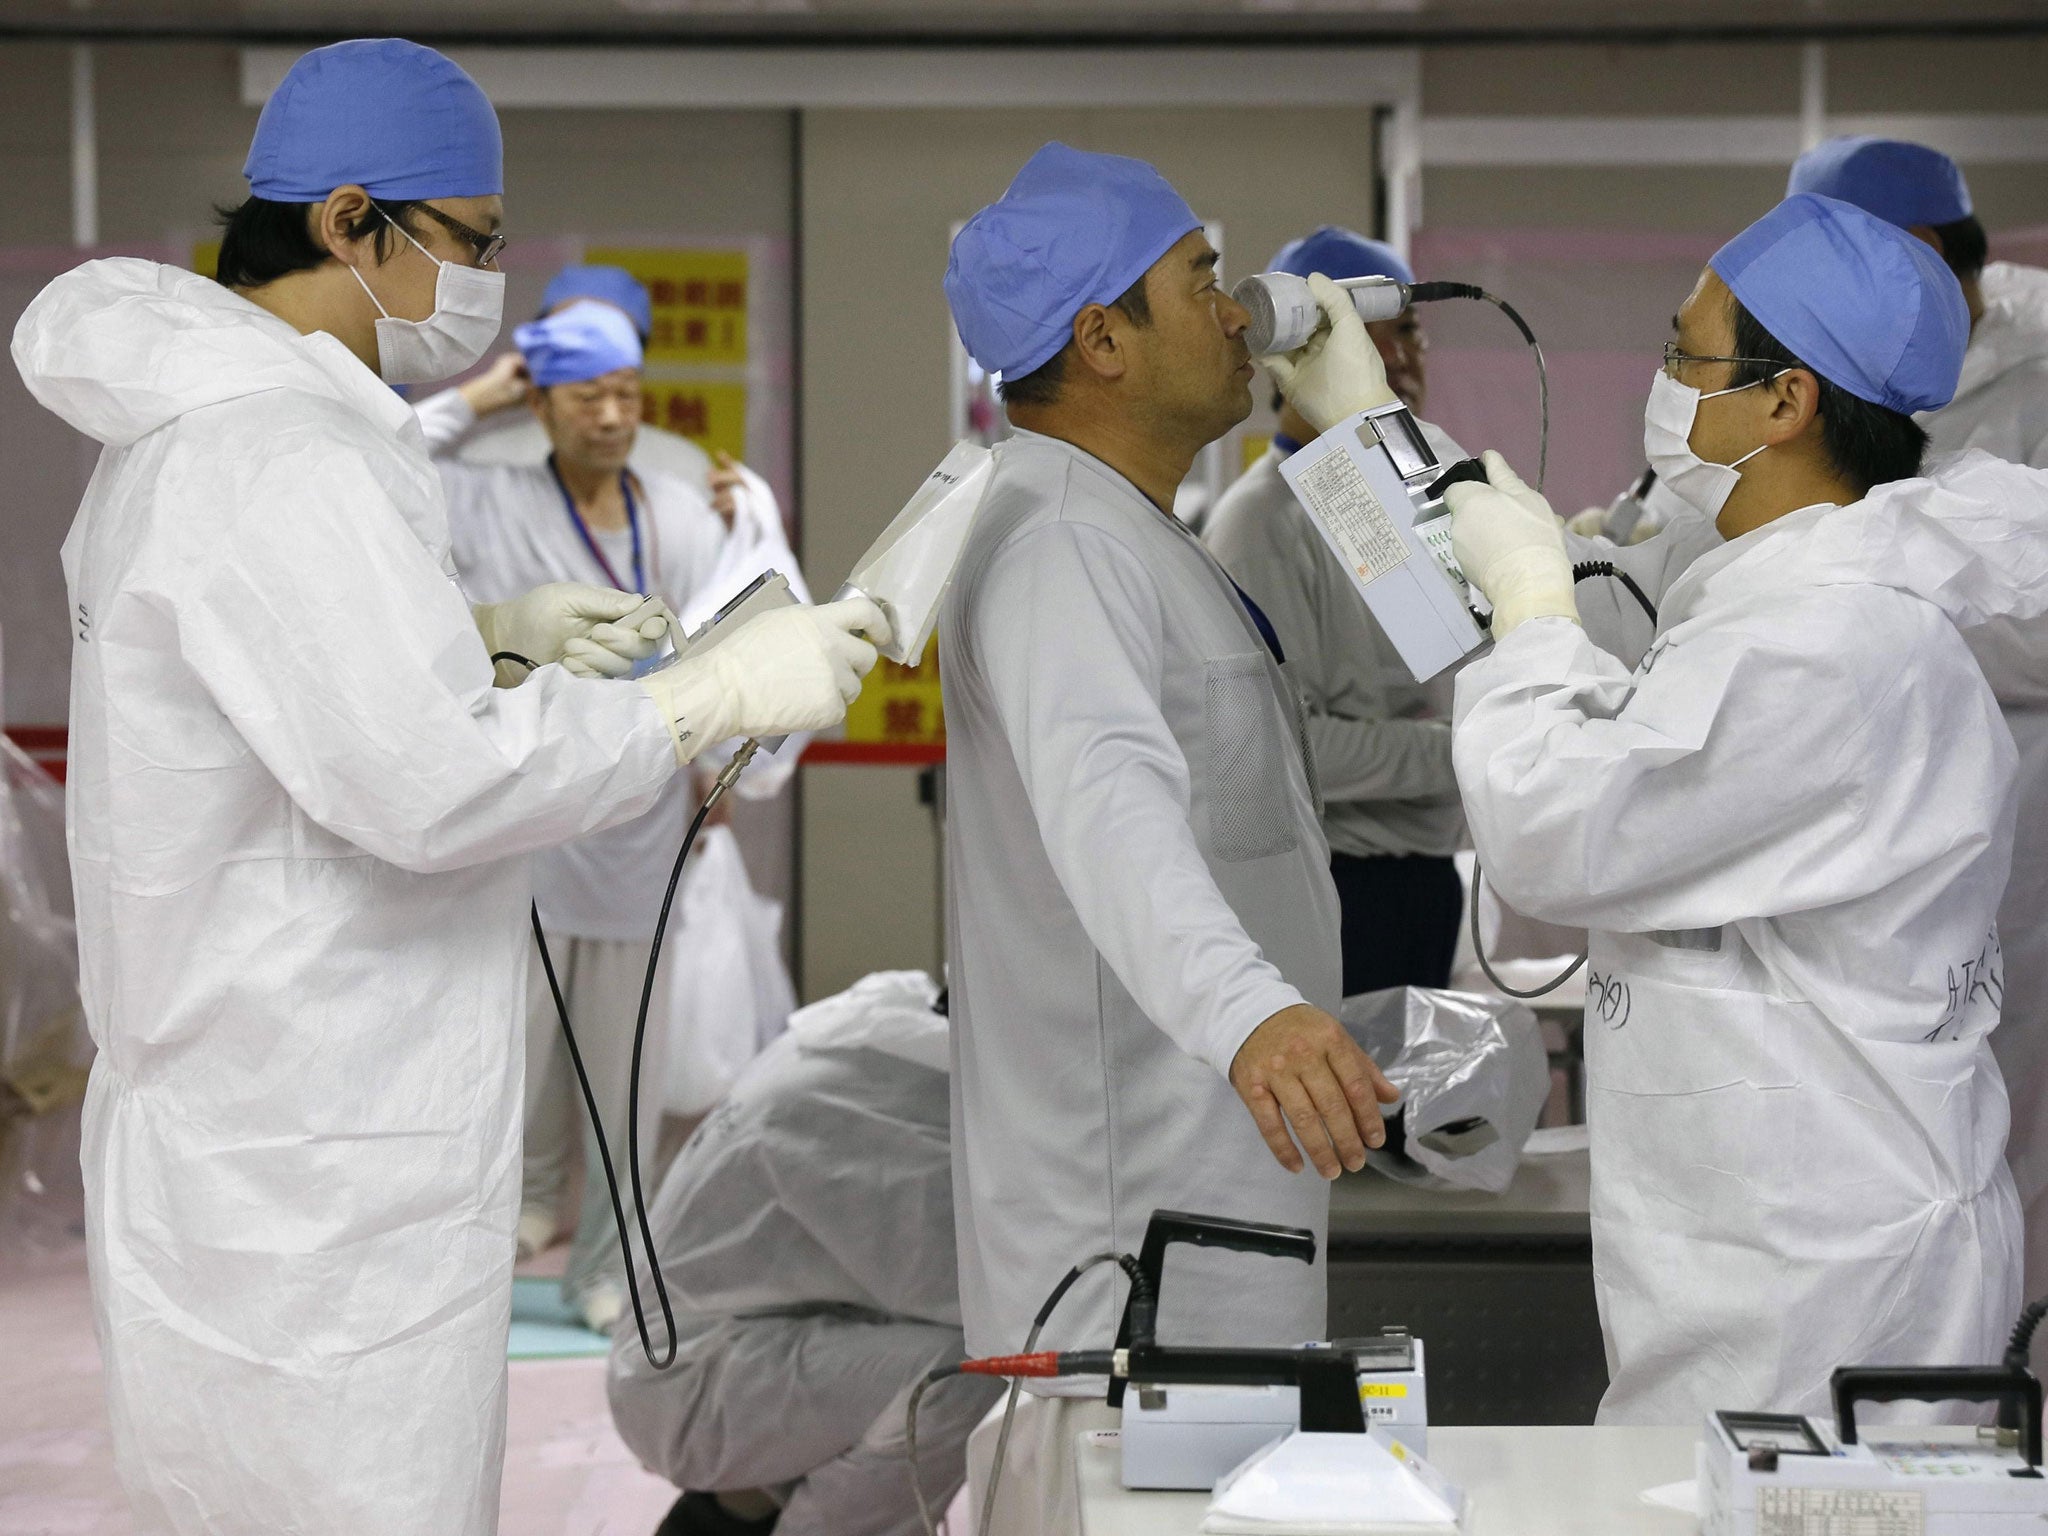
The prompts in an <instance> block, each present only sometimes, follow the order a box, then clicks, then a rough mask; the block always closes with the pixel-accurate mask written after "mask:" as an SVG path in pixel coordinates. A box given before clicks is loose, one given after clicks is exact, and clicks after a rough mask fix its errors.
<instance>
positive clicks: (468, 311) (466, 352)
mask: <svg viewBox="0 0 2048 1536" xmlns="http://www.w3.org/2000/svg"><path fill="white" fill-rule="evenodd" d="M391 227H392V228H393V229H395V230H397V231H398V232H399V233H400V234H401V235H404V236H405V238H406V239H408V240H412V243H413V246H414V248H415V249H417V250H418V251H419V253H420V254H421V255H422V256H424V257H426V258H427V260H429V261H431V262H433V263H434V265H435V266H437V267H439V268H440V269H441V270H440V274H439V276H437V277H436V278H435V279H434V312H433V313H432V314H431V315H429V316H427V318H426V319H424V320H400V319H398V318H396V317H395V316H393V315H392V314H391V312H390V311H389V310H387V309H385V307H384V306H383V304H382V303H380V302H379V301H378V298H377V295H376V294H374V293H370V285H369V284H368V283H366V282H363V274H362V273H360V272H356V269H355V268H354V267H350V268H349V270H350V271H351V272H355V274H356V281H357V282H358V283H361V284H362V289H363V292H365V293H369V294H370V302H371V303H372V304H375V305H376V306H377V313H378V314H379V315H380V316H382V317H383V318H381V319H380V320H378V322H377V374H378V376H379V377H380V378H382V379H383V380H384V382H385V383H387V384H431V383H433V382H434V381H435V380H436V379H445V378H449V377H452V376H453V375H455V374H458V373H460V372H462V370H463V369H465V368H467V367H469V366H470V365H471V364H472V363H474V362H476V361H477V359H479V358H480V357H482V356H483V355H484V353H486V352H487V351H489V350H490V346H491V343H492V342H494V341H496V340H497V339H498V331H499V329H500V328H501V327H502V326H503V325H504V323H505V274H504V273H502V272H492V271H490V270H489V269H488V268H485V267H465V266H459V265H457V264H456V263H455V262H452V261H442V260H440V259H439V258H437V257H436V256H435V255H434V253H433V252H431V251H429V250H428V249H427V248H426V247H425V246H424V245H421V244H420V243H419V241H417V240H413V238H412V235H411V234H410V233H408V232H407V230H406V229H405V227H404V226H403V225H401V224H400V223H399V222H398V221H397V220H396V219H393V220H392V221H391Z"/></svg>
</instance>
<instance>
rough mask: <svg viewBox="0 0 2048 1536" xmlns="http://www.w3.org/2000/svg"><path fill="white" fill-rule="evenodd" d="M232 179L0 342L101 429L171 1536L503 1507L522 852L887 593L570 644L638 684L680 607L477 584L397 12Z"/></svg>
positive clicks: (488, 253) (78, 646)
mask: <svg viewBox="0 0 2048 1536" xmlns="http://www.w3.org/2000/svg"><path fill="white" fill-rule="evenodd" d="M246 174H247V176H248V178H249V183H250V193H251V195H250V197H249V199H248V201H246V202H245V203H243V204H242V205H241V206H240V207H239V208H238V209H236V210H235V211H234V212H233V213H232V214H231V215H230V216H228V218H227V221H226V228H225V231H224V238H223V240H222V246H221V256H220V269H219V270H220V280H219V281H218V282H216V281H213V280H211V279H207V278H202V277H198V276H196V275H194V274H192V273H189V272H184V271H180V270H177V269H174V268H170V267H163V266H158V265H156V264H155V263H152V262H143V261H132V260H117V261H98V262H91V263H88V264H86V265H85V266H82V267H80V268H78V269H77V270H75V271H73V272H70V273H68V274H66V275H65V276H63V277H60V278H58V279H57V280H56V281H55V282H53V283H52V284H51V285H50V286H49V287H48V288H46V289H45V290H44V291H43V293H42V294H41V295H39V296H38V297H37V298H36V300H35V301H34V302H33V303H32V304H31V305H30V306H29V308H28V309H27V311H26V312H25V313H24V314H23V316H22V318H21V321H20V324H19V325H18V326H17V328H16V331H15V335H14V345H13V356H14V361H15V364H16V366H17V368H19V370H20V372H21V375H22V378H23V380H24V381H25V382H26V384H27V385H28V388H29V390H30V391H31V392H32V393H33V394H34V395H35V397H36V398H37V399H38V400H40V401H41V402H42V403H43V404H44V405H46V406H48V407H49V408H50V409H52V410H53V411H56V412H57V413H58V414H59V415H61V416H63V417H64V418H65V419H66V420H67V421H69V422H71V423H72V424H73V425H74V426H76V427H77V428H78V429H79V430H81V431H83V432H85V433H87V434H89V435H90V436H92V437H94V438H96V439H98V440H99V441H100V442H101V443H103V444H104V445H105V447H104V449H103V451H102V454H101V457H100V461H99V468H98V471H97V472H96V473H95V475H94V476H93V480H92V485H91V488H90V489H89V490H88V492H87V494H86V499H85V502H84V504H83V505H82V506H81V507H80V509H79V512H78V517H77V521H76V522H75V523H74V525H73V527H72V529H71V534H70V537H69V538H68V539H67V541H66V543H65V546H64V570H65V577H66V582H67V585H68V588H69V595H70V601H71V611H72V614H73V617H74V622H75V626H76V627H75V630H74V646H73V653H72V681H71V744H70V765H71V774H70V783H69V786H68V797H67V814H68V818H69V839H70V848H71V859H72V875H73V882H74V885H75V887H76V892H77V903H78V936H79V952H80V960H81V970H82V992H83V997H84V1004H85V1011H86V1017H87V1019H88V1021H89V1023H90V1025H91V1029H92V1034H93V1038H94V1041H95V1043H96V1044H97V1045H98V1047H99V1055H98V1058H97V1060H96V1061H95V1062H94V1065H93V1072H92V1081H91V1087H90V1090H89V1095H88V1099H87V1103H86V1109H85V1125H84V1147H83V1163H84V1172H85V1183H86V1197H87V1205H86V1230H87V1241H88V1258H89V1262H90V1267H91V1277H92V1287H93V1303H94V1313H95V1321H96V1324H97V1329H98V1335H99V1345H100V1352H101V1357H102V1361H103V1364H104V1370H105V1379H106V1391H107V1401H108V1410H109V1416H110V1418H111V1421H112V1430H113V1445H114V1455H115V1461H116V1465H117V1467H118V1469H119V1472H120V1475H121V1478H122V1480H123V1482H124V1483H125V1485H126V1487H127V1489H128V1493H129V1496H130V1498H131V1500H132V1501H133V1504H134V1506H135V1512H136V1518H137V1523H138V1526H139V1528H141V1529H143V1530H146V1531H150V1532H152V1533H160V1532H175V1533H179V1536H201V1533H204V1536H259V1533H261V1536H275V1533H278V1532H291V1533H295V1536H316V1533H317V1536H326V1533H332V1536H363V1533H365V1532H372V1531H374V1532H378V1533H380V1536H413V1533H416V1536H487V1533H489V1532H491V1531H493V1530H494V1529H495V1528H496V1524H497V1503H498V1486H499V1462H500V1459H501V1453H502V1449H503V1444H504V1422H505V1332H506V1324H507V1320H508V1317H509V1313H510V1303H511V1283H510V1282H511V1268H512V1250H513V1226H514V1221H515V1216H516V1211H517V1204H518V1194H519V1100H520V1077H521V1052H520V1050H519V1046H518V1037H517V1032H516V1025H515V1022H514V1021H515V1020H516V1019H517V1018H518V1017H519V1015H520V1011H521V1001H522V994H523V991H524V988H525V984H526V964H525V951H526V942H527V939H526V913H527V904H528V899H529V895H530V892H531V885H530V882H529V879H528V874H527V862H526V859H525V858H524V857H523V855H525V854H527V853H529V852H531V851H533V850H535V849H538V848H543V847H547V846H549V845H552V844H555V843H560V842H564V841H567V840H569V839H571V838H575V837H580V836H584V835H586V834H588V833H591V832H594V831H597V830H599V829H601V828H603V827H606V826H610V825H613V824H615V823H618V822H621V821H625V820H627V819H629V818H631V817H633V816H637V815H639V814H641V813H643V812H644V811H646V810H647V809H648V807H649V806H651V805H652V804H654V803H655V801H656V800H657V798H658V797H659V796H660V794H661V792H662V790H663V788H664V786H666V785H667V784H668V782H669V780H670V779H671V778H672V777H673V776H674V775H675V773H676V771H677V769H678V767H679V766H680V765H681V764H683V763H685V762H687V761H688V760H689V759H690V758H691V757H692V756H694V755H695V753H696V751H697V750H699V749H700V748H701V747H703V746H705V745H709V744H710V743H713V742H717V741H721V740H724V739H726V738H728V737H731V736H734V735H736V734H746V733H753V732H766V733H772V732H776V731H783V730H790V729H799V728H815V727H818V726H822V725H825V724H828V723H830V722H831V721H833V720H835V719H837V718H839V717H840V716H841V715H842V714H843V712H844V707H845V702H846V699H847V698H848V697H849V696H850V695H852V694H853V693H855V692H857V691H858V686H859V684H858V675H859V673H860V672H861V670H862V669H863V668H865V667H866V666H868V665H870V664H871V663H872V660H873V655H874V652H873V649H872V647H870V646H869V645H867V644H866V643H865V642H863V641H862V640H860V639H859V638H858V637H857V635H856V634H855V633H854V632H855V631H858V630H862V629H866V630H868V631H870V632H874V631H875V630H876V628H877V625H878V622H879V619H878V615H876V614H875V613H873V612H871V611H868V610H867V609H866V608H865V607H864V606H863V605H853V606H850V607H837V608H828V609H822V610H812V609H790V610H786V611H785V612H784V613H777V614H773V615H770V616H769V617H767V618H764V619H761V620H759V621H757V623H756V624H754V625H750V626H748V628H747V629H745V630H743V631H741V632H740V633H739V634H737V635H735V636H734V638H733V639H732V640H731V641H730V642H729V643H728V644H727V645H726V646H724V647H721V648H720V650H719V651H718V652H716V653H714V654H713V655H712V656H710V657H707V658H703V659H700V660H698V661H696V662H694V663H683V664H679V665H677V666H674V667H671V668H669V669H667V670H666V671H663V672H659V673H655V674H653V675H652V676H650V677H649V678H647V679H645V680H644V681H642V682H640V683H638V684H635V683H631V682H620V683H608V682H604V681H599V680H593V679H589V678H579V677H577V676H574V675H572V674H571V673H570V672H569V671H567V670H565V668H564V667H562V666H557V665H554V663H555V662H557V661H558V660H561V659H563V658H564V657H575V658H577V660H578V662H579V665H580V666H582V667H583V668H584V669H585V670H587V671H592V672H598V673H604V674H607V675H610V674H616V673H622V672H624V671H625V670H626V669H628V668H629V667H630V666H631V665H632V664H633V662H634V661H635V660H637V659H639V658H641V657H643V656H645V655H646V654H647V653H648V652H649V651H650V650H651V649H652V648H653V646H654V644H655V642H656V640H657V639H658V637H659V631H660V625H659V623H658V621H656V620H654V619H653V618H651V610H650V608H649V606H648V605H647V604H646V603H645V600H644V599H642V598H641V597H640V596H638V595H637V594H634V593H626V592H616V591H609V590H605V589H602V588H598V587H592V586H582V585H579V584H576V583H560V584H555V585H552V586H547V587H543V588H541V589H539V590H538V591H536V592H533V593H529V594H525V595H522V596H519V597H516V598H513V599H512V600H510V601H507V602H503V603H497V604H484V605H478V606H475V607H472V606H471V605H470V604H469V603H468V602H466V601H465V600H464V598H463V597H462V595H461V593H460V591H459V590H458V588H457V586H456V584H455V581H454V579H453V575H454V573H453V566H452V564H451V562H450V560H449V553H448V546H449V536H448V521H447V512H446V509H445V506H444V503H443V500H442V495H441V489H440V484H439V482H438V480H437V479H436V477H435V475H434V471H433V467H432V465H431V464H430V463H429V462H428V460H427V455H426V451H425V447H424V445H423V443H422V441H421V438H420V435H419V431H418V428H417V425H416V423H415V422H414V419H413V414H412V411H411V410H410V409H409V408H408V407H407V406H406V405H405V403H404V402H403V401H402V400H400V399H399V398H398V396H397V395H395V394H394V393H393V392H392V390H391V388H390V385H392V384H394V383H409V382H414V381H423V380H429V379H437V378H444V377H447V376H449V375H452V374H454V373H457V372H460V371H461V370H462V369H464V368H466V367H468V366H470V365H471V364H472V363H474V362H475V361H476V360H477V359H478V358H479V357H481V356H482V355H483V353H484V351H485V349H486V348H487V347H488V346H489V345H490V344H491V342H492V340H493V339H494V338H495V336H496V334H497V329H498V320H499V313H498V311H499V305H500V300H501V296H502V281H503V280H502V277H501V276H500V274H499V273H498V272H497V271H496V269H495V266H494V261H495V258H496V254H497V249H498V247H499V245H500V243H501V241H500V237H499V235H498V234H497V229H498V226H499V224H500V222H501V220H502V218H503V207H502V202H501V192H502V187H503V170H502V154H501V148H500V140H499V134H498V125H497V119H496V117H495V115H494V114H493V112H492V110H491V105H490V103H489V101H488V100H487V99H486V98H485V97H484V95H483V93H482V92H481V91H480V90H479V89H478V88H477V87H476V85H475V83H474V82H473V81H471V80H470V79H469V77H468V76H467V75H465V74H463V73H462V71H461V70H460V69H458V68H456V66H455V65H454V64H452V63H451V62H449V61H448V60H447V59H445V58H443V57H442V56H441V55H439V54H437V53H434V52H433V51H432V50H430V49H426V48H421V47H418V46H416V45H414V44H411V43H407V42H403V41H400V40H397V39H381V40H364V41H356V42H348V43H341V44H337V45H335V46H333V47H330V48H322V49H318V50H316V51H314V52H312V53H309V54H307V55H305V56H304V57H303V58H301V59H300V60H299V61H298V62H297V63H296V64H295V65H293V67H292V69H291V70H290V71H289V72H288V74H287V75H286V77H285V79H284V80H283V82H282V83H281V84H280V85H279V86H278V88H277V90H276V91H275V92H274V93H273V94H272V96H271V98H270V100H269V102H268V104H267V105H266V106H265V107H264V109H263V114H262V117H261V119H260V120H259V122H258V124H257V128H256V134H255V139H254V142H253V144H252V146H251V148H250V153H249V161H248V165H247V169H246ZM494 656H496V657H502V658H504V659H503V660H502V661H501V662H500V663H499V664H498V665H497V666H496V669H495V670H496V677H495V679H494V667H493V657H494ZM515 657H516V658H517V659H516V660H515V659H514V658H515ZM720 658H726V659H724V660H721V659H720ZM494 681H495V682H496V683H497V684H498V685H499V686H493V684H494ZM515 685H516V686H515Z"/></svg>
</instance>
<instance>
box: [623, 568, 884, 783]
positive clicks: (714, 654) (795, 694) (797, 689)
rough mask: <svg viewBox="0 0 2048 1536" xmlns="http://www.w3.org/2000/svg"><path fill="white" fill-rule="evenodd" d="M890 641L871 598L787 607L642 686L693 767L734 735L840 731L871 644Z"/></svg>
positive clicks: (870, 661) (871, 656) (868, 663)
mask: <svg viewBox="0 0 2048 1536" xmlns="http://www.w3.org/2000/svg"><path fill="white" fill-rule="evenodd" d="M863 635H865V636H866V637H867V638H866V639H862V638H861V637H862V636H863ZM888 639H889V621H888V620H887V619H885V618H884V617H882V610H881V609H879V608H877V607H876V606H875V605H874V604H873V603H871V602H869V601H868V600H867V599H866V598H864V597H855V598H849V599H847V600H846V601H845V602H840V603H827V604H825V605H824V606H823V607H822V608H810V607H801V608H778V609H776V610H774V611H773V612H771V613H764V614H762V615H761V616H760V617H759V618H757V619H750V620H748V621H747V623H746V624H744V625H743V626H741V628H740V629H739V631H738V632H737V633H736V634H734V635H733V637H732V638H731V639H729V640H726V641H724V642H723V643H721V644H719V645H717V646H714V647H713V648H712V649H711V650H708V651H705V652H704V653H703V654H702V655H698V656H689V657H685V658H684V659H683V660H681V661H679V662H677V663H676V664H675V665H674V666H672V667H665V668H663V669H662V670H661V671H659V672H650V673H649V674H648V675H647V676H645V677H643V678H641V679H640V686H641V687H642V688H644V689H646V690H647V693H648V695H649V696H650V697H651V698H652V699H653V700H654V702H655V703H656V704H658V705H660V706H661V713H662V717H663V718H664V719H665V720H667V721H668V728H669V734H670V735H671V736H673V737H674V738H675V743H676V760H677V761H678V762H682V763H687V762H688V761H689V760H690V759H691V758H693V757H695V756H696V755H697V754H698V753H699V752H701V751H703V750H704V749H705V748H706V747H709V746H714V745H716V744H717V743H718V742H721V741H730V740H732V739H733V738H734V737H739V736H783V735H787V734H788V733H789V732H791V731H820V730H823V729H825V728H826V727H827V726H832V725H837V724H838V723H839V722H840V721H841V720H843V719H845V718H846V706H847V705H849V704H851V703H852V702H853V701H854V699H855V698H856V697H858V696H859V694H860V681H861V679H862V678H863V677H865V676H867V674H868V671H869V669H870V668H872V667H873V666H874V664H875V646H874V644H871V643H870V642H871V641H872V642H875V643H879V644H886V643H887V642H888Z"/></svg>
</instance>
